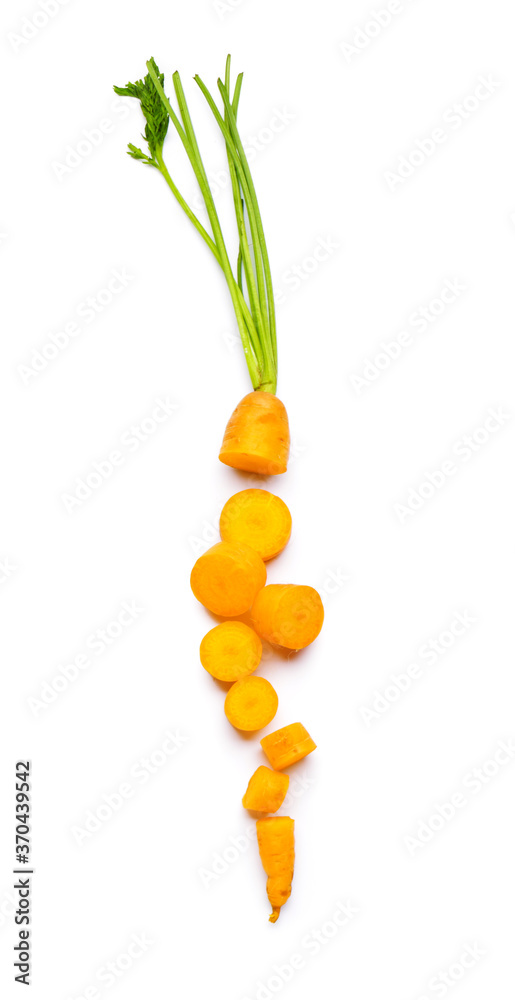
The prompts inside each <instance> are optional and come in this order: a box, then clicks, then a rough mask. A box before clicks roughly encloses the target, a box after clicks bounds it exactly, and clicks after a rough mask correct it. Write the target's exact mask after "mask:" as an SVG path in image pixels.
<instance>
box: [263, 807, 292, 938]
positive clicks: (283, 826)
mask: <svg viewBox="0 0 515 1000" xmlns="http://www.w3.org/2000/svg"><path fill="white" fill-rule="evenodd" d="M294 826H295V824H294V821H293V820H292V819H290V817H289V816H269V817H267V818H266V819H258V821H257V823H256V828H257V840H258V847H259V854H260V857H261V863H262V865H263V868H264V869H265V872H266V874H267V875H268V878H267V881H266V892H267V896H268V899H269V900H270V906H271V907H272V912H271V914H270V917H269V920H270V921H271V923H273V924H275V922H276V920H277V918H278V916H279V913H280V911H281V906H284V904H285V902H286V900H287V899H289V898H290V895H291V883H292V879H293V864H294V861H295V841H294V835H293V829H294Z"/></svg>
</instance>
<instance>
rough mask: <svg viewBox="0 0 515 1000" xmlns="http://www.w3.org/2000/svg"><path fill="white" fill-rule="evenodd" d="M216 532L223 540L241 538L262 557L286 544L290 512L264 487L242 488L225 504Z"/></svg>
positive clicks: (288, 533) (268, 555) (281, 548)
mask: <svg viewBox="0 0 515 1000" xmlns="http://www.w3.org/2000/svg"><path fill="white" fill-rule="evenodd" d="M220 534H221V536H222V539H223V541H224V542H245V544H246V545H250V547H251V548H252V549H255V550H256V552H258V553H259V555H260V556H261V558H262V559H264V560H265V561H266V560H267V559H273V558H274V556H277V555H279V552H282V550H283V549H284V546H285V545H286V544H287V542H288V540H289V538H290V535H291V514H290V512H289V510H288V508H287V506H286V504H285V503H284V500H281V498H280V497H277V496H275V494H274V493H269V492H268V490H254V489H252V490H242V491H241V492H240V493H235V494H234V496H232V497H231V498H230V499H229V500H228V501H227V503H226V504H225V506H224V508H223V510H222V513H221V515H220Z"/></svg>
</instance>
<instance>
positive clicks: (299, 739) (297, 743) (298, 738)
mask: <svg viewBox="0 0 515 1000" xmlns="http://www.w3.org/2000/svg"><path fill="white" fill-rule="evenodd" d="M261 746H262V748H263V750H264V752H265V753H266V755H267V757H268V760H269V761H270V763H271V765H272V767H273V768H274V770H275V771H282V770H283V769H284V768H285V767H291V765H292V764H295V763H296V762H297V761H298V760H302V758H303V757H306V756H307V754H308V753H311V752H312V751H313V750H316V746H317V745H316V743H314V742H313V740H312V739H311V736H310V735H309V733H308V731H307V729H305V728H304V726H303V725H302V723H301V722H292V723H291V725H290V726H283V728H282V729H276V731H275V733H269V734H268V736H264V737H263V739H262V740H261Z"/></svg>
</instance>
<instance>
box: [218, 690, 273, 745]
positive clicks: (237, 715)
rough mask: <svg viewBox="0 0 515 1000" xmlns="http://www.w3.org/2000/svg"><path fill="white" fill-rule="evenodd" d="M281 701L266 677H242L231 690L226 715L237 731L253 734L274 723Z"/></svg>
mask: <svg viewBox="0 0 515 1000" xmlns="http://www.w3.org/2000/svg"><path fill="white" fill-rule="evenodd" d="M278 704H279V699H278V697H277V694H276V692H275V690H274V688H273V687H272V685H271V684H270V681H267V680H266V679H265V678H264V677H242V679H241V680H240V681H236V683H235V684H233V685H232V687H231V688H229V690H228V692H227V697H226V699H225V714H226V716H227V718H228V719H229V722H230V723H231V725H232V726H234V728H235V729H243V730H244V731H245V732H253V731H254V730H256V729H262V728H263V726H267V725H268V723H269V722H271V721H272V719H273V717H274V715H275V713H276V712H277V706H278Z"/></svg>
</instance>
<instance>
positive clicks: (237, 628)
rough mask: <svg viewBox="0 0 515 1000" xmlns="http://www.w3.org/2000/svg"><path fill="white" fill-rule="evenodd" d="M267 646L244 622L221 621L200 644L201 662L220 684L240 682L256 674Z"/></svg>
mask: <svg viewBox="0 0 515 1000" xmlns="http://www.w3.org/2000/svg"><path fill="white" fill-rule="evenodd" d="M262 652H263V646H262V644H261V639H260V638H259V636H258V635H256V633H255V632H254V629H252V628H249V626H248V625H244V623H243V622H221V624H220V625H215V627H214V628H212V629H211V630H210V631H209V632H208V633H207V634H206V635H205V636H204V638H203V639H202V642H201V643H200V662H201V663H202V666H203V667H204V668H205V669H206V670H207V672H208V673H209V674H211V676H212V677H216V679H217V680H219V681H238V680H239V679H240V677H246V676H247V674H251V673H253V671H254V670H255V669H256V667H257V666H258V664H259V661H260V659H261V654H262Z"/></svg>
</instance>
